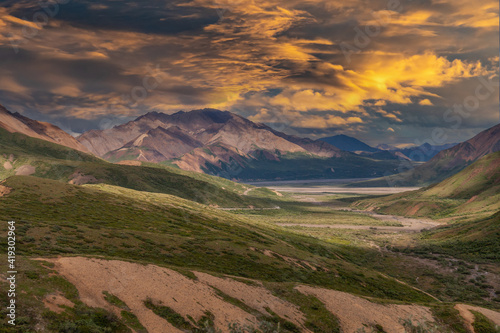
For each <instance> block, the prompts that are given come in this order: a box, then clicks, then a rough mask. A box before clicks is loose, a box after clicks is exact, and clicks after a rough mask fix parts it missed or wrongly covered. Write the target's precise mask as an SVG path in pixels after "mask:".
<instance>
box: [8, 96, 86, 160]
mask: <svg viewBox="0 0 500 333" xmlns="http://www.w3.org/2000/svg"><path fill="white" fill-rule="evenodd" d="M0 128H3V129H5V130H7V131H9V132H11V133H14V132H17V133H22V134H24V135H27V136H30V137H33V138H37V139H42V140H46V141H50V142H53V143H57V144H60V145H62V146H66V147H70V148H73V149H76V150H79V151H83V152H89V150H88V149H87V148H86V147H85V146H84V145H82V144H81V143H79V142H78V141H77V140H76V139H75V138H74V137H72V136H71V135H69V134H68V133H66V132H65V131H63V130H62V129H60V128H59V127H57V126H55V125H52V124H49V123H46V122H42V121H36V120H33V119H30V118H27V117H24V116H22V115H20V114H19V113H12V112H9V111H8V110H7V109H6V108H4V107H3V106H1V105H0Z"/></svg>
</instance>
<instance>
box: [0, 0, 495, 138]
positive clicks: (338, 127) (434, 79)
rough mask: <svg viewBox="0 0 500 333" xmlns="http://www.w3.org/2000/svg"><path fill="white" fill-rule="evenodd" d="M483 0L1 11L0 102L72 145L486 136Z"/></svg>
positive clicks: (489, 30)
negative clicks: (201, 113)
mask: <svg viewBox="0 0 500 333" xmlns="http://www.w3.org/2000/svg"><path fill="white" fill-rule="evenodd" d="M498 12H499V2H498V1H497V0H478V1H470V0H351V1H340V0H300V1H298V0H266V1H264V0H262V1H260V0H149V1H147V0H141V1H137V0H130V1H119V0H107V1H90V0H57V1H56V0H50V1H48V0H40V1H38V0H36V1H23V0H16V1H12V0H11V1H0V32H1V33H0V64H1V65H0V104H2V105H4V106H5V107H7V108H8V109H9V110H11V111H15V112H20V113H22V114H24V115H26V116H28V117H32V118H34V119H37V120H43V121H49V122H52V123H54V124H56V125H58V126H60V127H61V128H63V129H64V130H66V131H68V132H70V133H71V134H73V135H77V134H78V133H82V132H84V131H86V130H90V129H104V128H109V127H112V126H114V125H117V124H121V123H124V122H126V121H128V120H131V119H134V118H135V117H137V116H140V115H142V114H145V113H147V112H150V111H159V112H165V113H174V112H177V111H179V110H184V111H189V110H193V109H200V108H216V109H220V110H228V111H231V112H235V113H237V114H239V115H242V116H244V117H247V118H249V119H250V120H252V121H255V122H262V123H266V124H268V125H270V126H272V127H274V128H276V129H278V130H281V131H284V132H287V133H289V134H296V135H299V136H308V137H312V138H319V137H324V136H329V135H335V134H347V135H352V136H355V137H357V138H359V139H362V140H364V141H366V142H368V143H370V144H373V145H376V144H378V143H392V144H418V143H423V142H430V143H434V144H442V143H449V142H460V141H463V140H467V139H469V138H470V137H472V136H473V135H475V134H476V133H478V132H480V131H482V130H484V129H486V128H488V127H491V126H493V125H495V124H497V123H498V122H499V113H500V112H499V93H498V73H499V17H498Z"/></svg>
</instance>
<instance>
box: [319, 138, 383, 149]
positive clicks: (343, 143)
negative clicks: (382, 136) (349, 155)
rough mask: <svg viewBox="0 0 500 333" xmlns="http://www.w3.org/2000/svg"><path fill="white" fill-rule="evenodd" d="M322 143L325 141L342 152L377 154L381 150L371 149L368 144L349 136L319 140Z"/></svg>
mask: <svg viewBox="0 0 500 333" xmlns="http://www.w3.org/2000/svg"><path fill="white" fill-rule="evenodd" d="M319 140H321V141H324V142H326V143H329V144H331V145H332V146H335V147H337V148H339V149H341V150H345V151H352V152H354V151H366V152H377V151H380V149H377V148H373V147H370V146H369V145H367V144H366V143H364V142H362V141H360V140H358V139H356V138H353V137H351V136H347V135H344V134H340V135H335V136H329V137H326V138H321V139H319Z"/></svg>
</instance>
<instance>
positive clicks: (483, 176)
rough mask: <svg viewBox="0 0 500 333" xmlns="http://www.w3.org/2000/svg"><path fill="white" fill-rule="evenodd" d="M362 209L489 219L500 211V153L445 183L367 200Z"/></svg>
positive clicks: (410, 214)
mask: <svg viewBox="0 0 500 333" xmlns="http://www.w3.org/2000/svg"><path fill="white" fill-rule="evenodd" d="M354 205H355V206H356V207H362V208H363V209H370V210H376V211H379V212H382V213H386V214H396V215H404V216H429V217H434V218H443V217H453V216H462V215H463V216H464V217H466V218H468V219H471V218H474V217H477V216H482V217H484V216H489V215H491V214H493V213H495V212H497V211H498V210H500V152H496V153H493V154H489V155H486V156H484V157H483V158H481V159H479V160H478V161H476V162H475V163H473V164H472V165H470V166H468V167H467V168H465V169H464V170H462V171H461V172H459V173H457V174H456V175H453V176H452V177H450V178H447V179H445V180H444V181H442V182H440V183H438V184H435V185H432V186H429V187H427V188H423V189H420V190H417V191H413V192H404V193H399V194H395V195H391V196H387V197H383V198H376V199H368V200H363V201H360V202H357V203H355V204H354Z"/></svg>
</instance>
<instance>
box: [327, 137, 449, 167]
mask: <svg viewBox="0 0 500 333" xmlns="http://www.w3.org/2000/svg"><path fill="white" fill-rule="evenodd" d="M319 140H321V141H324V142H327V143H329V144H331V145H333V146H335V147H337V148H339V149H341V150H345V151H350V152H356V153H357V154H359V155H362V156H370V157H372V158H377V159H395V160H397V159H405V160H411V161H416V162H427V161H428V160H430V159H431V158H433V157H434V156H435V155H436V154H437V153H439V152H440V151H442V150H444V149H448V148H451V147H453V146H455V145H456V143H447V144H443V145H431V144H430V143H428V142H426V143H424V144H422V145H419V146H414V147H407V148H397V147H395V146H391V145H388V144H379V145H377V147H371V146H369V145H367V144H366V143H364V142H362V141H360V140H358V139H356V138H354V137H352V136H347V135H344V134H340V135H335V136H329V137H325V138H321V139H319Z"/></svg>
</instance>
